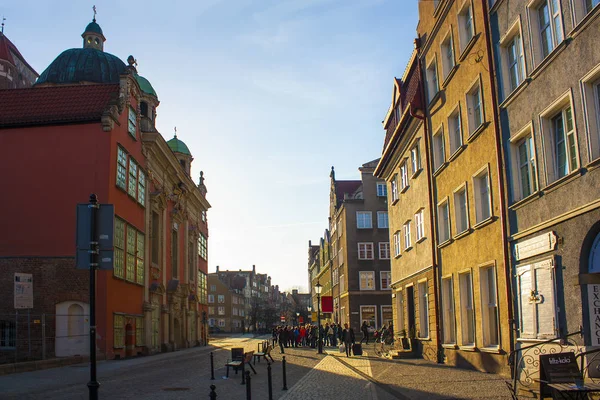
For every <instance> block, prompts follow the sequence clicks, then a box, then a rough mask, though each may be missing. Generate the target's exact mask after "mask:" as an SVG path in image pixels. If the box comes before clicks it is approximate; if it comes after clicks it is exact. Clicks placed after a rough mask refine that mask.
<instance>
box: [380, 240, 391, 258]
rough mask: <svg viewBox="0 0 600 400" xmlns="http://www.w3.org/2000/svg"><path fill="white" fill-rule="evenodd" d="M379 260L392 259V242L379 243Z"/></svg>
mask: <svg viewBox="0 0 600 400" xmlns="http://www.w3.org/2000/svg"><path fill="white" fill-rule="evenodd" d="M379 259H380V260H389V259H390V242H379Z"/></svg>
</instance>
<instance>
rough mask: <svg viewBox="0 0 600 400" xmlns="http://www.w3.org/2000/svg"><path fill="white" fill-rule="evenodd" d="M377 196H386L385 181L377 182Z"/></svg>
mask: <svg viewBox="0 0 600 400" xmlns="http://www.w3.org/2000/svg"><path fill="white" fill-rule="evenodd" d="M377 196H378V197H387V186H386V185H385V182H377Z"/></svg>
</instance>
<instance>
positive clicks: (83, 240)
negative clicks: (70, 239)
mask: <svg viewBox="0 0 600 400" xmlns="http://www.w3.org/2000/svg"><path fill="white" fill-rule="evenodd" d="M96 215H97V218H96V232H97V236H98V248H99V252H100V254H99V256H98V267H97V269H99V270H112V269H113V259H114V257H113V253H114V250H113V232H114V222H115V207H114V205H112V204H100V205H99V208H98V209H97V213H96ZM91 223H92V209H91V208H90V207H89V204H87V203H84V204H77V232H76V236H77V237H76V246H77V250H76V253H75V267H76V268H77V269H89V268H90V253H89V250H90V242H91V241H92V239H91V234H92V232H91Z"/></svg>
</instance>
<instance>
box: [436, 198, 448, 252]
mask: <svg viewBox="0 0 600 400" xmlns="http://www.w3.org/2000/svg"><path fill="white" fill-rule="evenodd" d="M437 211H438V212H437V214H438V215H437V223H438V244H442V243H444V242H446V241H447V240H450V210H449V207H448V200H445V201H444V202H442V203H440V204H438V207H437Z"/></svg>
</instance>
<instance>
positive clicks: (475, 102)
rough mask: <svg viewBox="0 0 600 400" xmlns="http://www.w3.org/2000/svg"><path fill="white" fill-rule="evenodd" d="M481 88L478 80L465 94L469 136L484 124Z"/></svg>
mask: <svg viewBox="0 0 600 400" xmlns="http://www.w3.org/2000/svg"><path fill="white" fill-rule="evenodd" d="M481 101H482V97H481V86H480V84H479V80H477V82H476V83H475V85H473V87H472V88H471V90H469V91H468V92H467V114H468V115H469V119H468V123H469V135H471V134H473V133H474V132H475V131H476V130H477V129H478V128H479V127H480V126H481V124H483V122H484V115H483V104H482V102H481Z"/></svg>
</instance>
